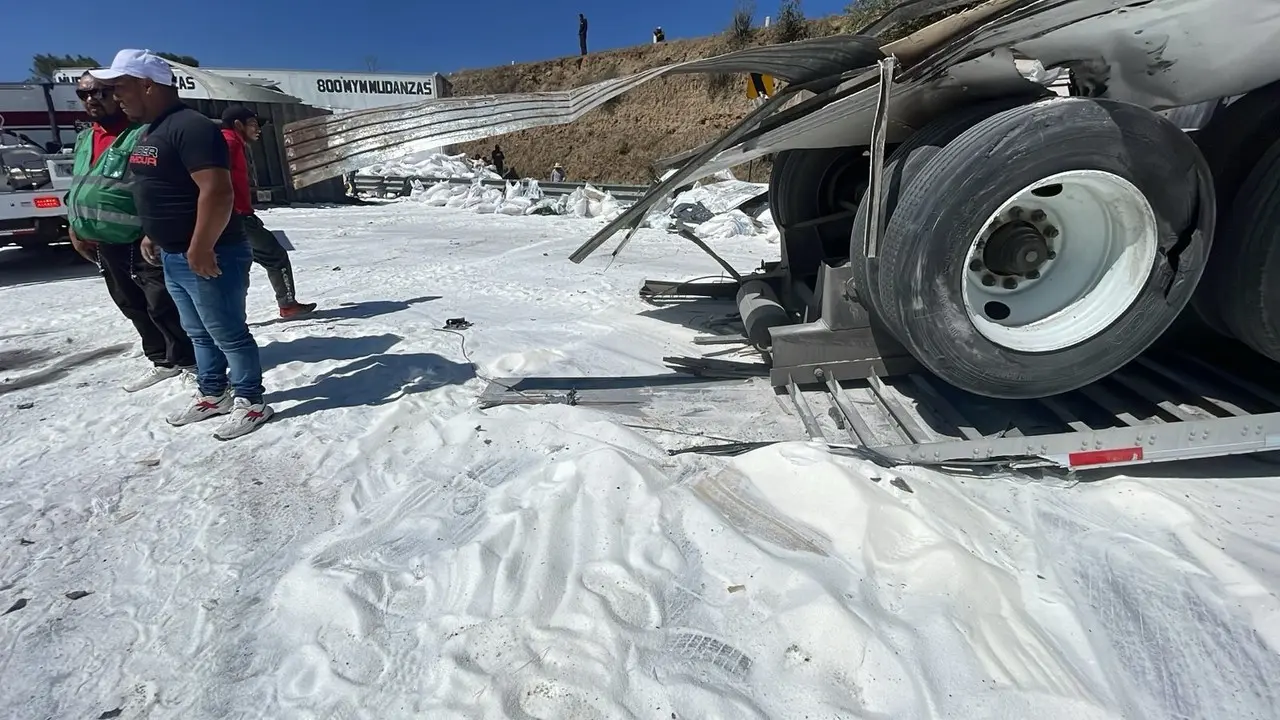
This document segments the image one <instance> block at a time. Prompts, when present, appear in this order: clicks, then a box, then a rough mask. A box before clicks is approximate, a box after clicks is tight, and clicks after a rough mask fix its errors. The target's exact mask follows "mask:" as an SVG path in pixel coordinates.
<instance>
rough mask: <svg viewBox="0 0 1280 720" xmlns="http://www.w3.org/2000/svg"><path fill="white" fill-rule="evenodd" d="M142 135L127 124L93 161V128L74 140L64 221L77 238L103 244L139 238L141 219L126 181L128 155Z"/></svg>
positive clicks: (131, 240)
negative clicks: (74, 147) (73, 164)
mask: <svg viewBox="0 0 1280 720" xmlns="http://www.w3.org/2000/svg"><path fill="white" fill-rule="evenodd" d="M141 134H142V126H141V125H130V126H129V128H128V129H126V130H125V131H124V132H122V133H120V135H119V136H117V137H116V139H115V142H113V143H111V146H110V147H108V148H107V149H106V150H103V151H102V154H101V155H99V156H98V160H97V161H96V162H95V161H93V160H92V159H91V158H92V157H93V129H92V128H89V129H87V130H83V131H81V133H80V135H79V136H78V137H77V138H76V162H75V169H74V170H73V171H72V175H73V177H72V178H71V191H70V192H69V193H67V222H68V223H70V225H71V231H72V232H74V233H75V234H76V237H78V238H81V239H84V240H93V241H96V242H103V243H112V244H120V243H131V242H133V241H135V240H137V239H138V238H140V237H142V218H140V217H138V206H137V205H136V204H135V203H134V201H133V191H132V189H131V188H130V185H131V184H132V183H131V182H130V181H129V180H128V179H126V178H125V173H126V171H127V170H128V169H129V154H130V153H132V152H133V146H134V145H135V144H137V142H138V137H139V136H140V135H141Z"/></svg>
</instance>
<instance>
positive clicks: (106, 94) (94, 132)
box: [68, 72, 196, 392]
mask: <svg viewBox="0 0 1280 720" xmlns="http://www.w3.org/2000/svg"><path fill="white" fill-rule="evenodd" d="M76 95H78V96H79V97H80V102H81V103H82V104H83V105H84V111H85V114H87V115H88V116H89V119H90V120H92V121H93V125H92V126H91V127H90V128H89V129H88V130H87V131H83V132H81V133H80V136H79V137H77V138H76V141H77V145H79V144H80V143H89V144H91V147H90V149H89V157H88V158H80V159H78V160H77V163H76V168H77V177H76V178H74V179H73V181H72V192H71V193H69V194H68V204H69V205H70V207H69V210H70V213H71V215H72V216H73V217H72V219H71V220H72V222H71V225H72V227H71V244H72V246H73V247H75V249H76V252H78V253H80V255H82V256H83V257H84V258H85V259H86V260H88V261H89V262H92V263H94V264H95V265H97V266H98V269H99V271H100V272H101V273H102V277H103V278H104V279H105V280H106V283H107V292H108V293H109V294H110V295H111V300H112V301H113V302H115V304H116V307H117V308H119V309H120V313H121V314H122V315H124V316H125V317H126V318H128V319H129V320H130V321H131V322H132V323H133V326H134V328H135V329H136V330H137V331H138V336H139V337H140V338H141V339H142V352H143V354H145V355H146V357H147V359H148V360H150V361H151V363H152V367H151V369H150V370H148V371H147V372H145V373H143V374H142V375H141V376H139V377H138V378H137V379H134V380H130V381H129V382H127V383H125V385H124V389H125V390H126V391H128V392H135V391H138V390H141V389H143V388H146V387H150V386H151V385H154V384H156V383H158V382H160V381H162V380H166V379H168V378H171V377H174V376H176V375H179V374H181V373H182V372H183V371H184V370H186V371H187V372H188V373H191V372H192V371H193V369H194V368H195V365H196V359H195V350H194V349H193V348H192V346H191V339H190V338H189V337H188V336H187V333H186V331H185V330H183V328H182V319H181V318H180V317H179V315H178V308H177V306H176V305H174V303H173V297H172V296H170V295H169V290H168V288H167V287H165V282H164V271H163V270H161V269H160V268H159V267H157V266H155V265H152V264H151V263H149V262H147V261H146V259H145V258H144V257H143V253H142V251H141V244H142V222H141V220H136V224H137V230H136V236H135V234H134V233H133V232H130V229H131V226H132V225H133V224H134V221H133V220H130V218H136V216H135V215H133V214H132V213H129V214H125V213H123V212H121V211H123V210H125V209H126V207H128V208H132V209H133V210H134V211H136V208H135V207H133V204H132V203H124V204H116V205H115V206H114V212H115V213H116V215H122V216H123V217H116V218H113V222H114V224H115V226H116V227H118V228H122V229H121V230H117V231H115V232H114V233H112V232H110V231H103V232H102V233H101V234H100V236H99V237H90V236H89V235H90V234H91V233H94V232H95V230H94V229H95V228H98V229H99V230H102V228H103V225H102V224H101V223H100V222H99V223H95V222H92V220H95V219H96V220H102V219H103V218H104V213H103V211H102V209H101V207H96V206H94V204H93V202H92V199H91V198H90V196H89V195H87V194H85V193H83V192H81V191H80V190H82V189H83V188H84V187H89V189H102V188H105V187H107V186H108V185H109V184H110V183H112V182H116V183H119V184H120V186H123V183H124V179H123V178H121V177H120V175H119V174H118V173H116V168H115V165H116V164H119V165H121V167H120V168H119V169H120V170H123V161H124V158H126V157H127V156H128V154H129V152H130V151H132V149H133V143H134V142H136V135H137V134H138V133H137V132H135V130H136V129H137V126H136V125H135V124H133V123H130V122H129V119H128V118H126V117H125V114H124V111H123V110H121V108H120V105H119V103H117V102H116V98H115V94H114V92H112V89H111V88H110V87H108V86H106V85H105V84H104V83H103V82H102V81H100V80H98V79H96V78H94V77H93V76H92V75H90V74H89V73H87V72H86V73H85V74H84V75H83V76H81V78H80V80H79V82H78V84H77V85H76ZM76 150H77V151H78V152H81V153H82V152H84V149H83V148H79V147H77V148H76ZM108 151H110V152H112V153H115V155H113V156H110V157H107V158H105V159H104V158H103V154H104V153H107V152H108ZM84 160H87V162H82V161H84ZM77 186H80V188H77ZM103 192H105V190H103ZM80 200H83V202H80ZM79 218H83V219H84V220H86V221H81V220H80V219H79ZM77 228H79V231H78V232H77ZM130 238H132V240H130Z"/></svg>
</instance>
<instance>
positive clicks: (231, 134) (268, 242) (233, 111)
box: [222, 105, 316, 318]
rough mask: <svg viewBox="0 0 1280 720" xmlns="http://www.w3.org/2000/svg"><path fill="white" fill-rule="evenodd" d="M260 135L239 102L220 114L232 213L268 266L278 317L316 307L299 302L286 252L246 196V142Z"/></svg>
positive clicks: (255, 253)
mask: <svg viewBox="0 0 1280 720" xmlns="http://www.w3.org/2000/svg"><path fill="white" fill-rule="evenodd" d="M261 135H262V129H261V127H259V125H258V116H257V115H255V114H254V112H253V111H252V110H250V109H249V108H247V107H244V106H242V105H232V106H231V107H229V108H227V109H226V110H225V111H223V113H222V136H223V137H224V138H226V140H227V149H228V150H229V151H230V154H231V188H232V190H233V191H234V192H235V201H234V203H233V205H232V210H231V211H232V212H234V213H235V214H236V215H239V216H240V217H241V220H242V222H243V223H244V230H245V234H247V235H248V236H249V245H250V246H251V247H252V248H253V261H254V262H256V263H258V264H259V265H261V266H262V267H264V268H266V269H267V278H268V279H270V280H271V287H272V288H274V289H275V291H276V304H277V305H279V306H280V317H282V318H292V317H297V316H299V315H305V314H306V313H309V312H311V311H312V310H315V309H316V304H315V303H300V302H298V299H297V297H296V296H295V286H294V284H293V265H292V263H290V262H289V253H288V251H287V250H285V249H284V247H282V246H281V245H280V241H279V240H277V239H276V236H275V235H272V234H271V231H270V230H268V229H267V228H266V226H265V225H263V224H262V221H261V220H259V219H258V216H257V215H254V214H253V201H252V200H251V199H250V195H249V163H248V160H247V159H246V156H245V152H246V150H247V148H246V147H245V143H247V142H254V141H256V140H257V139H258V137H259V136H261Z"/></svg>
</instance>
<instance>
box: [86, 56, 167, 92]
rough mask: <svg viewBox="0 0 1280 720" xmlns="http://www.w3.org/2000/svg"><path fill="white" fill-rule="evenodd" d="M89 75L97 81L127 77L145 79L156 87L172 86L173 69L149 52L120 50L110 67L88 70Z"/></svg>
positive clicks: (162, 59)
mask: <svg viewBox="0 0 1280 720" xmlns="http://www.w3.org/2000/svg"><path fill="white" fill-rule="evenodd" d="M89 74H90V75H92V76H94V77H96V78H98V79H99V80H115V79H116V78H118V77H124V76H126V75H127V76H129V77H135V78H146V79H148V80H150V81H151V82H153V83H155V84H157V85H172V84H173V68H171V67H169V63H167V62H165V60H164V58H162V57H160V56H159V55H156V54H155V53H153V52H151V51H150V50H129V49H126V50H121V51H120V52H118V53H116V57H115V59H114V60H112V61H111V67H109V68H98V69H97V70H90V71H89Z"/></svg>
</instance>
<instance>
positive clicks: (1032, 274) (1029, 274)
mask: <svg viewBox="0 0 1280 720" xmlns="http://www.w3.org/2000/svg"><path fill="white" fill-rule="evenodd" d="M1038 277H1040V271H1039V270H1028V271H1027V279H1028V280H1035V279H1036V278H1038Z"/></svg>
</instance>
